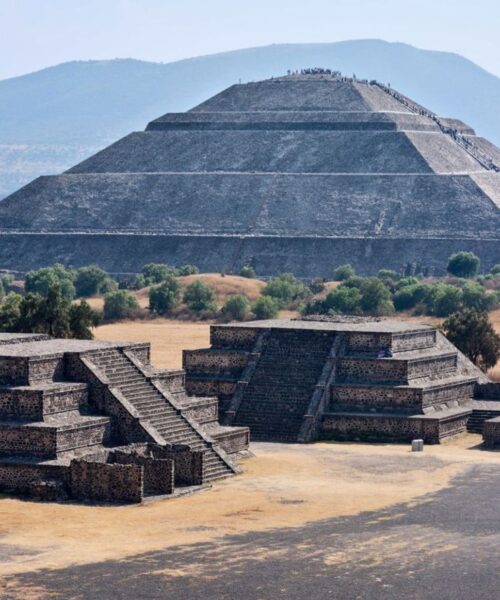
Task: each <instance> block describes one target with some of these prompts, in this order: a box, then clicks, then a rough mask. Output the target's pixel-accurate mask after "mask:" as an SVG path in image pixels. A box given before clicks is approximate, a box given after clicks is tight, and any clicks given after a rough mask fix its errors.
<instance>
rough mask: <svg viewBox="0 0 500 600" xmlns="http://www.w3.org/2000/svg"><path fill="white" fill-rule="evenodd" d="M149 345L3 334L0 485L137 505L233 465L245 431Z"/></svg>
mask: <svg viewBox="0 0 500 600" xmlns="http://www.w3.org/2000/svg"><path fill="white" fill-rule="evenodd" d="M149 354H150V349H149V344H128V343H102V342H94V341H81V340H57V339H50V338H48V337H47V336H39V335H17V334H0V489H1V490H2V491H8V492H14V493H21V494H27V495H30V496H35V497H38V498H43V499H57V498H65V497H70V498H75V499H84V500H104V501H108V500H112V501H124V502H138V501H141V500H142V498H143V497H144V496H156V495H164V494H173V493H175V488H176V486H177V488H179V486H180V487H183V486H188V487H192V486H203V485H205V484H206V483H208V482H210V481H213V480H215V479H218V478H221V477H226V476H228V475H231V474H233V473H236V472H238V470H239V469H238V467H237V466H236V465H235V464H234V462H233V461H232V459H231V458H230V455H231V454H232V455H236V454H238V453H240V452H242V451H244V450H246V449H247V447H248V437H249V434H248V429H247V428H245V427H223V426H221V425H219V423H218V402H217V399H216V398H212V397H205V398H199V397H197V398H192V397H189V396H188V395H187V394H186V391H185V387H184V372H183V371H163V370H157V369H154V368H153V367H151V365H150V364H149Z"/></svg>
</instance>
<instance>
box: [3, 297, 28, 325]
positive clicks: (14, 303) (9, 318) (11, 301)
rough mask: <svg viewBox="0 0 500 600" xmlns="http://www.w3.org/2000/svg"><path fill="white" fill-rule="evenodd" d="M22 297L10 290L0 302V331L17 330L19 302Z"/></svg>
mask: <svg viewBox="0 0 500 600" xmlns="http://www.w3.org/2000/svg"><path fill="white" fill-rule="evenodd" d="M22 300H23V297H22V296H21V295H20V294H16V293H15V292H10V293H9V294H7V295H6V296H5V298H4V299H3V301H2V302H1V303H0V331H3V332H9V331H10V332H15V331H19V329H18V327H19V318H20V316H21V310H20V306H21V302H22Z"/></svg>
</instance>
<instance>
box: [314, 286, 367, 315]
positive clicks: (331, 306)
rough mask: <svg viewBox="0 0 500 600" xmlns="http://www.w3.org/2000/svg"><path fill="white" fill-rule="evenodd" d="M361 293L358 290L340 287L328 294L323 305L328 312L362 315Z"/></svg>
mask: <svg viewBox="0 0 500 600" xmlns="http://www.w3.org/2000/svg"><path fill="white" fill-rule="evenodd" d="M361 297H362V296H361V292H360V291H359V290H358V289H357V288H349V287H344V286H339V287H338V288H336V289H334V290H332V291H331V292H329V293H328V295H327V296H326V298H325V301H324V303H323V306H324V310H326V312H336V313H345V314H351V315H352V314H360V313H361Z"/></svg>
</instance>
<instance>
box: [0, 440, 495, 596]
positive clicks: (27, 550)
mask: <svg viewBox="0 0 500 600" xmlns="http://www.w3.org/2000/svg"><path fill="white" fill-rule="evenodd" d="M479 442H480V438H479V436H473V435H465V436H463V437H460V438H457V439H455V440H450V441H449V442H447V443H445V444H443V445H441V446H433V447H431V446H429V447H426V449H425V451H424V453H422V454H416V453H411V452H410V451H409V447H408V446H406V445H365V444H341V443H318V444H314V445H309V446H304V445H284V444H262V443H261V444H253V446H252V450H253V451H254V453H255V457H254V458H251V459H248V460H246V461H244V462H243V465H242V466H243V468H244V473H243V474H241V475H238V476H236V477H233V478H229V479H227V480H224V481H223V482H220V483H218V484H216V485H214V486H213V488H211V489H210V490H208V491H205V492H202V493H199V494H195V495H193V496H189V497H182V498H178V499H174V500H157V501H153V502H150V503H146V504H143V505H133V506H88V505H78V504H56V503H36V502H28V501H21V500H18V499H12V498H2V499H0V515H1V521H0V531H1V540H0V542H1V543H0V557H1V561H0V574H1V575H2V576H3V575H8V574H14V573H23V572H32V571H34V570H37V569H59V568H63V567H68V566H71V565H83V564H89V563H98V562H101V561H109V560H122V559H126V558H127V557H130V556H134V555H138V554H141V553H145V552H149V551H155V550H160V549H165V548H169V547H174V546H179V545H193V544H200V543H208V542H210V543H215V542H217V543H218V542H219V541H222V540H223V539H224V537H225V536H229V535H237V534H238V535H239V534H243V533H245V532H262V531H275V530H277V529H280V528H290V527H292V528H293V527H301V526H304V525H306V524H307V523H311V522H316V521H320V520H322V519H327V518H333V517H341V516H352V515H359V514H360V513H363V512H364V511H378V510H381V509H385V508H387V507H390V506H394V505H396V504H400V503H406V504H408V505H409V506H410V505H415V503H417V504H418V503H419V501H420V499H421V498H422V497H423V496H424V495H427V494H430V493H435V492H437V491H439V490H443V489H445V488H446V487H447V486H448V485H449V484H450V481H451V479H452V478H454V477H456V476H459V475H460V474H462V473H464V472H465V471H466V470H467V469H469V468H470V467H471V466H474V465H485V464H486V465H487V464H492V465H497V466H498V465H500V454H499V453H495V452H481V451H478V450H476V449H475V447H476V445H477V444H478V443H479ZM374 551H376V549H374ZM0 586H1V584H0ZM0 589H1V587H0ZM2 597H3V596H2ZM148 597H149V596H148Z"/></svg>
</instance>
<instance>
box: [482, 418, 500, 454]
mask: <svg viewBox="0 0 500 600" xmlns="http://www.w3.org/2000/svg"><path fill="white" fill-rule="evenodd" d="M483 442H484V445H485V446H486V447H488V448H495V447H498V446H500V418H498V417H496V418H494V419H489V420H487V421H485V422H484V425H483Z"/></svg>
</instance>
